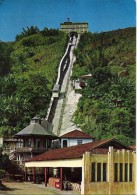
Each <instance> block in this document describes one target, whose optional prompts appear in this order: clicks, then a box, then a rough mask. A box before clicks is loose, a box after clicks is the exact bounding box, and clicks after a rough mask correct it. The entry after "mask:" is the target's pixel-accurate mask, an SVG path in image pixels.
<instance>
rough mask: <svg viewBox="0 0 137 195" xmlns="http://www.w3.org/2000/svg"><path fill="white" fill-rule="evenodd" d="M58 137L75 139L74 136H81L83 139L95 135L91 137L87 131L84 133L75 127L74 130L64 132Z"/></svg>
mask: <svg viewBox="0 0 137 195" xmlns="http://www.w3.org/2000/svg"><path fill="white" fill-rule="evenodd" d="M60 137H61V138H73V139H75V138H83V139H93V138H95V137H93V136H91V135H89V134H87V133H84V132H82V131H80V130H77V129H76V130H74V131H71V132H69V133H66V134H64V135H62V136H60Z"/></svg>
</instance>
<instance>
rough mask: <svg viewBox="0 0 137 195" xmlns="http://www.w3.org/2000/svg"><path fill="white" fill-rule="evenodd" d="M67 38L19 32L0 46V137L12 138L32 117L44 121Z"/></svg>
mask: <svg viewBox="0 0 137 195" xmlns="http://www.w3.org/2000/svg"><path fill="white" fill-rule="evenodd" d="M66 43H67V36H66V34H64V33H63V32H61V31H59V30H55V29H47V28H45V29H43V30H42V31H40V30H39V29H38V28H37V27H33V26H32V27H30V28H28V27H27V28H26V29H23V32H22V33H21V34H19V35H17V36H16V41H15V42H12V43H3V42H0V76H1V78H0V113H1V117H0V134H3V135H13V134H14V133H16V132H18V131H20V130H21V129H22V128H24V127H25V126H26V125H28V123H29V122H30V119H31V118H32V117H34V116H35V115H37V116H40V117H45V116H46V112H47V108H48V105H49V102H50V97H51V92H52V88H53V84H54V82H55V81H56V77H57V68H58V64H59V61H60V59H61V57H62V55H63V54H64V49H65V47H66Z"/></svg>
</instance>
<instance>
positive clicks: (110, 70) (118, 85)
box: [72, 28, 136, 145]
mask: <svg viewBox="0 0 137 195" xmlns="http://www.w3.org/2000/svg"><path fill="white" fill-rule="evenodd" d="M135 36H136V29H135V28H126V29H119V30H115V31H110V32H102V33H95V34H93V33H90V32H89V33H85V34H83V35H82V36H81V38H80V42H79V45H78V48H77V50H76V51H75V54H76V57H77V58H76V63H75V64H74V66H73V75H72V79H77V78H79V77H80V76H82V75H84V74H89V73H91V74H92V78H90V79H88V81H87V82H88V85H87V87H85V88H83V89H82V90H81V93H82V97H81V99H80V101H79V103H78V107H77V110H76V112H75V114H74V121H75V123H76V124H77V126H79V127H80V128H81V129H82V130H83V131H85V132H88V133H90V134H91V135H93V136H95V138H96V139H97V140H99V139H104V138H112V137H115V138H117V139H119V140H121V141H123V143H125V144H128V145H131V144H134V143H135V74H136V62H135V56H136V52H135V50H136V41H135V40H136V37H135Z"/></svg>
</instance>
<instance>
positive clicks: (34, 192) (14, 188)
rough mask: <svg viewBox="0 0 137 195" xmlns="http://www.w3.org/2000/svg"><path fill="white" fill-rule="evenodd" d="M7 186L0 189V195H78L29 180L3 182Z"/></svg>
mask: <svg viewBox="0 0 137 195" xmlns="http://www.w3.org/2000/svg"><path fill="white" fill-rule="evenodd" d="M4 185H5V186H6V187H7V188H8V189H7V190H6V191H2V190H0V195H80V192H76V191H60V190H59V189H56V188H52V187H45V186H44V184H32V183H30V182H8V183H4Z"/></svg>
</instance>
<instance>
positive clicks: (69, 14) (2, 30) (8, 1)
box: [0, 0, 136, 42]
mask: <svg viewBox="0 0 137 195" xmlns="http://www.w3.org/2000/svg"><path fill="white" fill-rule="evenodd" d="M67 18H70V21H71V22H88V23H89V31H90V32H104V31H111V30H116V29H122V28H127V27H134V26H136V1H135V0H0V41H5V42H7V41H14V40H15V37H16V35H17V34H20V33H21V32H22V31H23V28H26V27H31V26H37V27H38V28H39V29H40V30H42V29H43V28H45V27H47V28H55V29H57V28H58V29H59V28H60V23H62V22H65V21H67Z"/></svg>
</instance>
